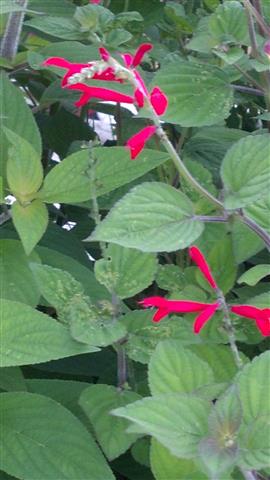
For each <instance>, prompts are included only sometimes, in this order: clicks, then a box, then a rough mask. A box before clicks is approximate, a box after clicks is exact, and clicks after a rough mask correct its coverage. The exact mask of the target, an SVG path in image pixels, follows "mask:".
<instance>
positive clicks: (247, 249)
mask: <svg viewBox="0 0 270 480" xmlns="http://www.w3.org/2000/svg"><path fill="white" fill-rule="evenodd" d="M231 234H232V247H233V256H234V258H235V260H236V262H237V264H241V263H242V262H244V261H245V260H248V259H249V258H250V257H253V256H254V255H256V253H258V252H260V251H261V250H263V249H264V247H265V245H264V242H263V240H262V239H261V238H260V237H259V236H258V235H257V234H256V233H255V232H253V230H251V229H250V228H249V227H248V226H247V225H245V224H244V223H242V222H241V221H240V220H238V219H237V218H235V220H234V222H233V223H232V225H231Z"/></svg>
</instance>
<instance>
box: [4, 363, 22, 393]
mask: <svg viewBox="0 0 270 480" xmlns="http://www.w3.org/2000/svg"><path fill="white" fill-rule="evenodd" d="M0 389H2V390H7V391H8V392H10V391H14V392H18V391H21V390H23V391H24V390H27V388H26V384H25V380H24V377H23V374H22V371H21V369H20V368H19V367H1V368H0Z"/></svg>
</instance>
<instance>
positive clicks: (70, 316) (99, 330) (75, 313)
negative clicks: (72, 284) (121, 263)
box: [63, 296, 126, 347]
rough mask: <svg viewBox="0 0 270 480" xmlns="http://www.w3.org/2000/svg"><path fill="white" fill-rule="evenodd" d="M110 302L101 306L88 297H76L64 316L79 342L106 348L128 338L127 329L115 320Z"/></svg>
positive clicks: (73, 335) (72, 333)
mask: <svg viewBox="0 0 270 480" xmlns="http://www.w3.org/2000/svg"><path fill="white" fill-rule="evenodd" d="M113 315H114V307H113V305H112V304H111V303H110V302H103V303H102V304H101V305H100V306H98V307H97V306H95V305H93V304H92V303H91V301H90V299H89V298H88V297H81V296H75V297H74V298H73V301H72V302H71V303H70V304H69V305H67V307H66V308H65V311H64V313H63V316H64V318H65V320H66V321H67V322H68V323H69V325H70V333H71V335H72V337H73V338H74V339H75V340H77V341H78V342H82V343H86V344H88V345H89V344H90V345H98V346H101V347H106V346H108V345H112V344H113V343H115V342H117V341H118V340H120V339H122V338H123V337H125V336H126V329H125V327H124V326H123V325H122V324H121V323H120V322H119V321H118V320H117V321H116V320H115V318H114V316H113Z"/></svg>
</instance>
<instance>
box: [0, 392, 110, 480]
mask: <svg viewBox="0 0 270 480" xmlns="http://www.w3.org/2000/svg"><path fill="white" fill-rule="evenodd" d="M0 409H1V418H3V424H2V428H3V435H4V438H5V443H4V445H3V450H2V453H3V455H2V463H1V467H2V468H3V469H4V470H5V471H6V472H7V473H9V474H11V475H15V476H16V477H18V478H21V479H23V480H26V479H29V478H32V479H34V478H41V477H42V479H44V480H55V479H56V478H59V479H60V478H65V479H67V480H74V479H75V478H76V479H77V480H85V479H86V478H91V479H93V480H104V479H105V478H106V480H107V479H108V480H113V479H114V476H113V474H112V472H111V470H110V468H109V466H108V465H107V464H106V461H105V459H104V457H103V456H102V454H101V452H100V451H99V449H98V447H97V445H96V444H95V442H94V439H93V438H92V436H91V434H90V433H89V432H88V431H87V430H86V429H85V428H84V426H83V425H82V424H81V423H80V421H79V420H78V419H77V418H76V417H74V416H73V415H72V413H71V412H69V411H68V410H66V409H65V408H64V407H62V406H61V405H60V404H59V403H57V402H55V401H54V400H52V399H50V398H46V397H43V396H41V395H36V394H33V393H26V392H25V393H22V392H21V393H19V392H16V393H3V394H1V402H0Z"/></svg>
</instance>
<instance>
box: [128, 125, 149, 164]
mask: <svg viewBox="0 0 270 480" xmlns="http://www.w3.org/2000/svg"><path fill="white" fill-rule="evenodd" d="M155 131H156V127H155V126H154V125H151V126H149V127H145V128H143V129H142V130H140V132H138V133H136V134H135V135H133V137H131V138H130V139H129V140H128V141H127V143H126V146H127V147H128V148H129V150H130V155H131V160H134V158H136V157H137V155H139V153H140V152H141V151H142V150H143V148H144V146H145V143H146V142H147V140H149V138H151V137H152V135H154V133H155Z"/></svg>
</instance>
